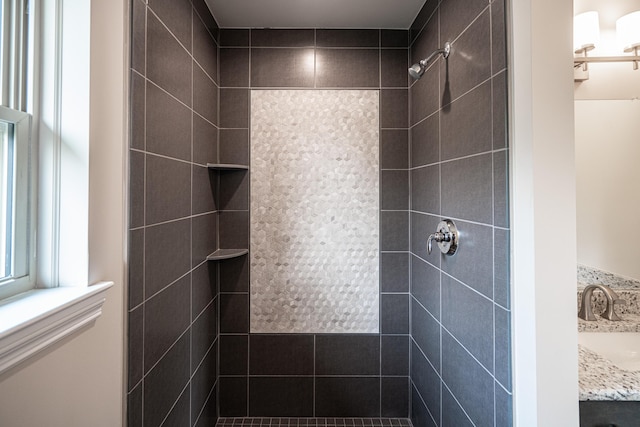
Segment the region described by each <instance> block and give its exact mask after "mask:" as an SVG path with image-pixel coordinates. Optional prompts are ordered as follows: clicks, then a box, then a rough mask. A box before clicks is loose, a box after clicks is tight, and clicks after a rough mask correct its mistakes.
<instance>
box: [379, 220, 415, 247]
mask: <svg viewBox="0 0 640 427" xmlns="http://www.w3.org/2000/svg"><path fill="white" fill-rule="evenodd" d="M407 249H409V215H408V214H407V213H406V212H389V211H387V212H380V250H381V251H406V250H407Z"/></svg>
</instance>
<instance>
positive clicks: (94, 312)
mask: <svg viewBox="0 0 640 427" xmlns="http://www.w3.org/2000/svg"><path fill="white" fill-rule="evenodd" d="M112 285H113V282H101V283H98V284H96V285H93V286H88V287H78V288H76V287H60V288H52V289H34V290H32V291H29V292H25V293H22V294H19V295H16V296H14V297H12V298H8V299H6V300H4V301H2V302H1V303H0V374H1V373H3V372H4V371H6V370H8V369H10V368H12V367H14V366H16V365H17V364H19V363H21V362H22V361H24V360H25V359H27V358H29V357H31V356H33V355H34V354H36V353H37V352H39V351H40V350H43V349H45V348H47V347H48V346H50V345H52V344H54V343H56V342H57V341H59V340H61V339H62V338H64V337H66V336H69V335H70V334H72V333H73V332H75V331H77V330H78V329H80V328H82V327H83V326H85V325H87V324H89V323H91V322H93V321H94V320H96V319H97V318H98V317H99V316H100V314H102V305H103V304H104V301H105V293H106V291H107V290H108V289H109V288H110V287H111V286H112Z"/></svg>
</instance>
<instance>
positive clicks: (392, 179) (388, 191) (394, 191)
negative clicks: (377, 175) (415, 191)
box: [380, 170, 409, 210]
mask: <svg viewBox="0 0 640 427" xmlns="http://www.w3.org/2000/svg"><path fill="white" fill-rule="evenodd" d="M381 180H382V182H381V189H380V190H381V202H380V209H386V210H407V209H409V172H408V171H399V170H383V171H382V173H381Z"/></svg>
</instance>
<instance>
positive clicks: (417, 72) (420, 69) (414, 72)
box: [409, 61, 426, 80]
mask: <svg viewBox="0 0 640 427" xmlns="http://www.w3.org/2000/svg"><path fill="white" fill-rule="evenodd" d="M425 70H426V67H425V66H424V65H422V61H420V62H419V63H417V64H413V65H412V66H411V67H409V75H410V76H411V77H413V78H414V79H416V80H418V79H419V78H420V77H422V75H423V74H424V71H425Z"/></svg>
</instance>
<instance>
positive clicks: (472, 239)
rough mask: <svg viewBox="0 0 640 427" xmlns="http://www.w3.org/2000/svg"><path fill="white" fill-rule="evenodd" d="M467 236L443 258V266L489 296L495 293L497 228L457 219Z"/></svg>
mask: <svg viewBox="0 0 640 427" xmlns="http://www.w3.org/2000/svg"><path fill="white" fill-rule="evenodd" d="M456 225H457V226H458V230H459V231H460V233H462V235H463V236H464V239H465V243H464V244H463V243H462V242H460V245H459V246H458V251H457V252H456V255H455V256H452V257H450V256H447V257H443V258H442V269H443V270H444V271H446V272H447V273H449V274H450V275H452V276H453V277H455V278H456V279H458V280H460V281H461V282H463V283H465V284H467V285H468V286H471V287H472V288H473V289H475V290H477V291H478V292H480V293H482V294H483V295H486V296H487V297H489V298H492V297H493V253H492V251H493V230H492V228H491V227H486V226H483V225H477V224H471V223H468V222H463V221H456Z"/></svg>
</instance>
